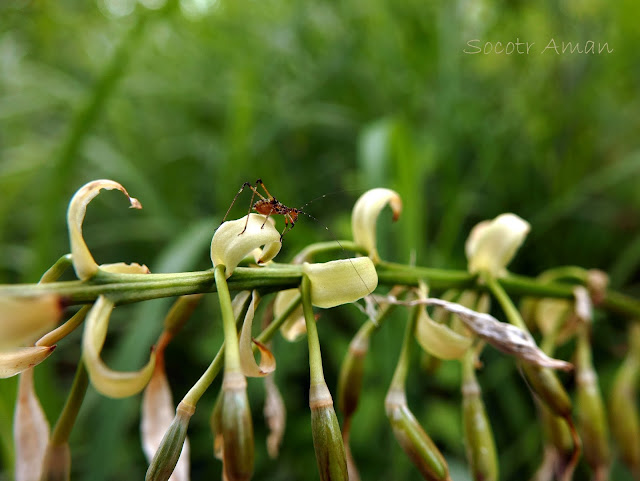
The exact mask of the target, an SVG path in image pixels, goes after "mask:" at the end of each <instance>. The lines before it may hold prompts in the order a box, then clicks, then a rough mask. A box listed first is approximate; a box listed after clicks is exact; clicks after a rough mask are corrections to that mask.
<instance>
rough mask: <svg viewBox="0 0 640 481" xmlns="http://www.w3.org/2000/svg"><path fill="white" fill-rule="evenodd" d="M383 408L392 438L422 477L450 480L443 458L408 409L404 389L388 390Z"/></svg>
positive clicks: (431, 479) (439, 480) (434, 479)
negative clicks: (391, 431)
mask: <svg viewBox="0 0 640 481" xmlns="http://www.w3.org/2000/svg"><path fill="white" fill-rule="evenodd" d="M385 408H386V411H387V417H388V418H389V421H390V423H391V428H392V429H393V434H394V436H395V437H396V440H397V441H398V443H399V444H400V446H401V447H402V449H403V450H404V452H405V453H406V454H407V456H409V459H411V462H412V463H413V464H414V465H415V466H416V467H417V468H418V470H419V471H420V474H422V477H423V478H424V479H426V480H428V481H451V478H450V477H449V467H448V466H447V462H446V461H445V459H444V457H443V456H442V454H441V453H440V451H439V450H438V448H437V447H436V445H435V444H434V442H433V441H432V440H431V438H430V437H429V436H428V435H427V433H426V432H425V431H424V429H422V426H420V423H418V421H417V420H416V418H415V417H414V415H413V413H412V412H411V411H410V410H409V407H408V406H407V399H406V396H405V394H404V392H403V391H398V390H394V389H391V390H389V392H388V394H387V398H386V400H385Z"/></svg>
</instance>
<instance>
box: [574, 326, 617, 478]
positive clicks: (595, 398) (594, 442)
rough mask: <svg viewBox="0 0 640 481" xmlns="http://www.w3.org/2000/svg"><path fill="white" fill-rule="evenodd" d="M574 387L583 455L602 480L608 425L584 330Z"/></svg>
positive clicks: (607, 456) (606, 465) (606, 462)
mask: <svg viewBox="0 0 640 481" xmlns="http://www.w3.org/2000/svg"><path fill="white" fill-rule="evenodd" d="M576 390H577V401H576V404H577V410H578V415H577V417H578V419H577V420H578V430H579V432H580V437H581V438H582V445H583V447H584V455H585V458H586V460H587V463H588V464H589V466H591V469H593V470H594V472H600V473H602V475H601V476H600V477H599V479H604V478H607V476H606V473H607V471H608V469H609V464H610V462H611V459H610V453H609V427H608V425H607V418H606V413H605V408H604V403H603V401H602V395H601V394H600V388H599V387H598V375H597V374H596V372H595V370H594V369H593V365H592V362H591V346H590V345H589V340H588V338H587V335H586V333H581V334H580V336H579V337H578V344H577V352H576ZM602 476H604V478H602Z"/></svg>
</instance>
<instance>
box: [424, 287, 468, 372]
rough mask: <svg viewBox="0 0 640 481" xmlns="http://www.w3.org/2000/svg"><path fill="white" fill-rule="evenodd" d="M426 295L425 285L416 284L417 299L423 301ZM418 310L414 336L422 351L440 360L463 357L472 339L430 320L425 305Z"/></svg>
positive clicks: (427, 291) (427, 290)
mask: <svg viewBox="0 0 640 481" xmlns="http://www.w3.org/2000/svg"><path fill="white" fill-rule="evenodd" d="M428 294H429V289H428V287H427V285H426V284H425V283H424V282H420V283H419V284H418V296H419V298H420V299H421V300H425V299H427V296H428ZM419 309H420V311H419V313H418V322H417V324H416V334H415V335H416V340H417V341H418V344H420V346H421V347H422V349H424V350H425V351H427V352H428V353H429V354H431V355H433V356H436V357H437V358H440V359H446V360H450V359H460V358H461V357H462V356H464V353H465V352H467V349H468V348H469V347H470V346H471V343H472V342H473V339H472V338H471V337H469V336H465V335H463V334H460V333H457V332H455V331H454V330H453V329H451V328H449V326H447V325H445V324H441V323H439V322H436V321H434V320H433V319H431V316H429V313H428V312H427V308H426V306H425V305H421V306H420V307H419Z"/></svg>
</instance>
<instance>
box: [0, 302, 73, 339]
mask: <svg viewBox="0 0 640 481" xmlns="http://www.w3.org/2000/svg"><path fill="white" fill-rule="evenodd" d="M62 308H63V305H62V301H61V299H60V296H57V295H55V294H45V295H42V296H30V297H6V296H2V297H0V350H2V349H7V348H12V347H16V346H20V345H25V344H27V343H28V344H30V343H32V342H33V340H34V339H37V338H38V337H39V336H40V335H42V334H43V333H45V332H47V331H49V330H51V329H53V328H54V327H55V326H56V324H57V323H58V321H59V320H60V317H62Z"/></svg>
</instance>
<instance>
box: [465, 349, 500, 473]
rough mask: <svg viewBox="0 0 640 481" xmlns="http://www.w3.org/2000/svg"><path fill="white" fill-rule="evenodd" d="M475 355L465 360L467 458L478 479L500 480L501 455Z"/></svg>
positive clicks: (468, 356)
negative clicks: (497, 448)
mask: <svg viewBox="0 0 640 481" xmlns="http://www.w3.org/2000/svg"><path fill="white" fill-rule="evenodd" d="M473 362H474V359H473V356H472V355H470V354H468V355H467V356H466V357H465V359H464V361H463V370H462V372H463V374H462V378H463V383H462V418H463V425H464V438H465V447H466V451H467V460H468V461H469V464H470V466H471V472H472V474H473V479H474V480H476V481H497V479H498V458H497V456H496V446H495V442H494V440H493V432H492V430H491V424H490V423H489V418H488V417H487V412H486V410H485V407H484V403H483V402H482V392H481V390H480V385H479V384H478V381H477V380H476V376H475V372H474V367H473Z"/></svg>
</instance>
